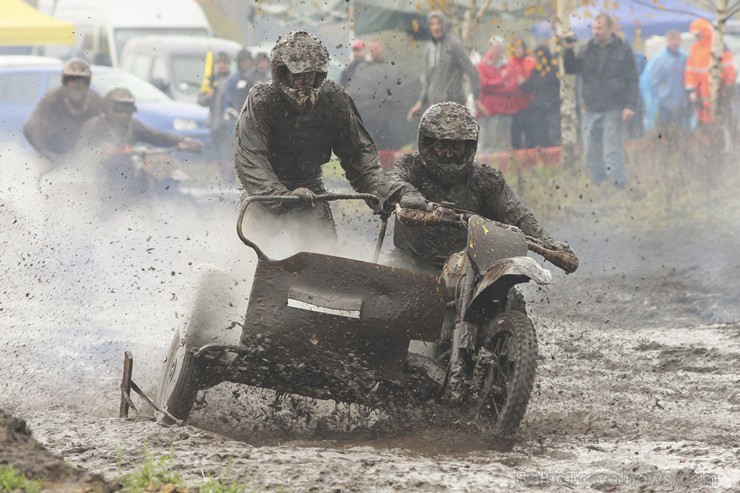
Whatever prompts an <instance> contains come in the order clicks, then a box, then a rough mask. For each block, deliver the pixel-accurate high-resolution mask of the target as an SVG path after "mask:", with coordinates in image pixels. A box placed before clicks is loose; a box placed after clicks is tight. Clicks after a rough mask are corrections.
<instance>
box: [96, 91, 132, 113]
mask: <svg viewBox="0 0 740 493" xmlns="http://www.w3.org/2000/svg"><path fill="white" fill-rule="evenodd" d="M104 101H105V104H106V108H108V109H109V110H113V111H117V112H131V113H133V112H135V111H136V100H135V99H134V95H133V94H131V91H129V90H128V89H126V88H125V87H116V88H113V89H111V90H110V91H108V94H106V95H105V98H104Z"/></svg>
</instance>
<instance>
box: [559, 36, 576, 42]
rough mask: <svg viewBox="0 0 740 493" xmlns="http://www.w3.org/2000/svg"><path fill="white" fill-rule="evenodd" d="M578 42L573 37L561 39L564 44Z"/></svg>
mask: <svg viewBox="0 0 740 493" xmlns="http://www.w3.org/2000/svg"><path fill="white" fill-rule="evenodd" d="M577 41H578V38H577V37H576V36H575V35H570V36H566V37H564V38H563V42H565V43H575V42H577Z"/></svg>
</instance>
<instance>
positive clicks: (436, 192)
mask: <svg viewBox="0 0 740 493" xmlns="http://www.w3.org/2000/svg"><path fill="white" fill-rule="evenodd" d="M478 131H479V129H478V123H477V122H476V120H475V118H473V116H472V115H471V114H470V112H469V111H468V110H467V109H466V108H465V106H463V105H461V104H458V103H452V102H445V103H437V104H434V105H432V106H430V107H429V108H428V109H427V110H426V111H425V112H424V114H423V116H422V118H421V121H420V123H419V132H418V152H412V153H409V154H405V155H403V156H402V157H401V158H400V159H399V160H398V162H397V163H396V165H395V167H394V168H393V169H392V170H391V171H389V173H388V174H389V175H390V176H391V177H393V178H394V179H397V180H401V181H402V182H404V183H406V184H408V185H411V186H413V187H414V188H415V189H416V190H418V191H419V192H420V193H421V194H422V195H423V196H424V198H425V199H427V200H428V201H430V202H433V203H443V202H448V203H452V204H454V206H455V207H456V208H459V209H464V210H466V211H470V212H474V213H476V214H480V215H481V216H483V217H486V218H489V219H492V220H494V221H498V222H501V223H505V224H509V225H514V226H516V227H518V228H519V229H520V230H521V231H522V232H523V233H524V234H526V235H528V236H532V237H534V238H538V239H540V240H542V242H543V243H544V244H546V245H547V246H548V247H550V248H551V249H554V250H563V251H567V252H570V253H572V250H571V249H570V247H569V246H568V245H567V244H565V243H561V242H559V241H556V240H555V239H554V238H553V237H552V236H551V235H550V234H549V233H547V231H545V229H544V228H543V227H542V226H541V225H540V224H539V223H538V222H537V220H536V219H535V217H534V215H533V214H532V213H531V212H530V211H529V209H527V208H526V207H525V206H524V205H523V204H522V203H521V202H520V201H519V199H518V198H517V196H516V194H515V193H514V191H513V190H512V189H511V188H509V186H508V185H507V184H506V180H505V179H504V176H503V175H502V174H501V172H500V171H498V170H496V169H494V168H492V167H490V166H484V165H482V164H480V163H478V162H477V161H475V153H476V150H477V147H478ZM412 197H414V196H413V195H409V198H412ZM404 198H405V197H404ZM404 198H402V199H401V201H400V206H401V207H408V208H416V209H420V208H423V207H420V206H419V204H418V203H416V201H415V200H414V201H405V200H404ZM466 241H467V233H466V231H464V230H461V229H457V228H454V227H450V226H444V225H436V226H429V227H423V228H421V227H413V226H407V225H404V224H402V223H400V222H398V221H397V222H396V224H395V229H394V237H393V242H394V245H395V247H396V249H397V250H396V252H395V254H396V255H397V256H400V257H401V259H400V260H402V261H404V260H405V261H407V262H409V263H411V264H412V265H413V266H414V267H416V268H419V269H421V270H425V271H428V272H436V273H439V271H440V269H441V267H442V265H443V264H444V263H445V261H446V260H447V258H448V257H449V256H450V255H452V254H455V253H456V252H460V251H462V250H463V249H464V248H465V246H466V245H465V244H466ZM509 303H510V304H511V305H512V307H516V308H518V309H521V310H525V306H524V299H523V297H522V295H521V293H519V292H518V291H517V290H515V289H513V290H511V291H510V299H509ZM469 325H470V324H469V323H468V322H464V321H462V320H459V319H458V320H456V322H455V328H454V330H453V337H452V356H451V365H450V397H451V398H452V399H453V400H454V399H458V398H460V395H461V393H462V388H463V385H464V382H465V379H466V368H468V367H469V365H470V356H469V354H470V353H469V352H472V350H473V349H474V345H475V341H474V340H473V338H474V335H472V334H475V332H476V331H475V330H474V328H471V327H470V326H469Z"/></svg>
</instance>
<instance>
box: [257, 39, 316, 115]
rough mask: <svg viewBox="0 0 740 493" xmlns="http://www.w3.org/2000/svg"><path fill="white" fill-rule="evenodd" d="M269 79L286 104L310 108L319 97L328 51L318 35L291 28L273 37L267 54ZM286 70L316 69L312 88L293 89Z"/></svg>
mask: <svg viewBox="0 0 740 493" xmlns="http://www.w3.org/2000/svg"><path fill="white" fill-rule="evenodd" d="M270 60H271V62H270V65H271V71H272V80H273V81H274V82H275V84H277V87H278V89H279V90H280V91H281V92H282V93H283V94H284V95H285V97H286V98H287V99H288V101H290V103H291V104H292V105H293V106H295V107H296V108H297V109H298V110H300V111H310V110H311V109H312V108H313V107H314V105H315V104H316V101H317V100H318V97H319V92H320V91H321V86H322V85H323V83H324V81H325V80H326V75H327V73H328V72H329V51H328V50H327V49H326V46H325V45H324V43H322V42H321V40H320V39H319V38H317V37H316V36H313V35H311V34H309V33H307V32H306V31H292V32H290V33H288V34H286V35H284V36H281V37H280V39H278V40H277V43H275V46H273V48H272V52H271V53H270ZM288 72H290V73H293V74H300V73H304V72H316V80H315V81H314V84H313V87H307V88H301V89H296V88H293V87H292V85H291V84H290V82H289V81H288Z"/></svg>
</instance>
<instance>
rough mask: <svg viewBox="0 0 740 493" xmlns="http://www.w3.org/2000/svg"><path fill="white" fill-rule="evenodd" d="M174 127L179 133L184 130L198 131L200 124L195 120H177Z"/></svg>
mask: <svg viewBox="0 0 740 493" xmlns="http://www.w3.org/2000/svg"><path fill="white" fill-rule="evenodd" d="M172 127H173V128H174V129H175V130H177V131H178V132H182V131H184V130H197V129H198V122H197V121H195V120H188V119H186V118H175V119H174V120H173V122H172Z"/></svg>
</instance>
